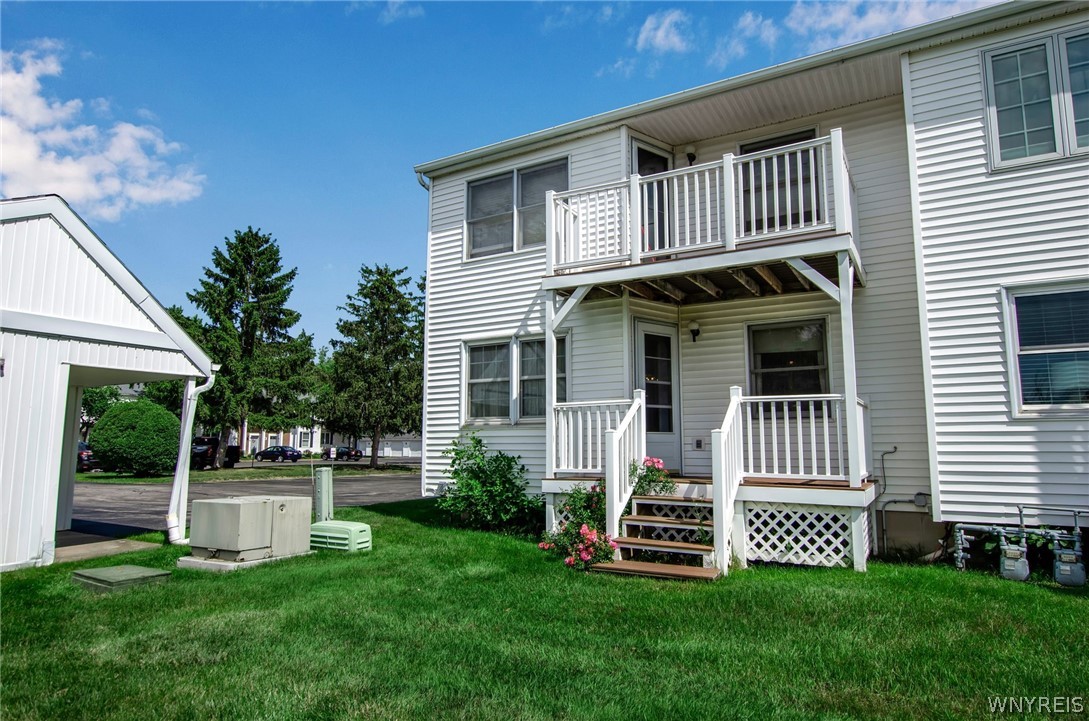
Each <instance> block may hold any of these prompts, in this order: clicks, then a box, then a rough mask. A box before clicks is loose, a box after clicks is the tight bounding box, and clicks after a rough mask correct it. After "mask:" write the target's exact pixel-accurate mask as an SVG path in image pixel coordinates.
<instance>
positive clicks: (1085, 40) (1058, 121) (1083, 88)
mask: <svg viewBox="0 0 1089 721" xmlns="http://www.w3.org/2000/svg"><path fill="white" fill-rule="evenodd" d="M984 64H985V67H986V72H987V78H988V81H987V92H988V108H987V120H988V126H989V130H990V141H991V161H992V165H993V167H1003V166H1008V165H1018V164H1022V163H1026V162H1032V161H1034V160H1046V159H1049V158H1060V157H1064V156H1067V155H1072V154H1075V153H1079V152H1085V151H1086V150H1089V33H1086V32H1085V31H1084V30H1083V31H1078V32H1076V33H1066V34H1061V35H1055V36H1049V37H1044V38H1040V39H1037V40H1032V41H1029V42H1026V43H1022V44H1021V45H1017V46H1013V47H1008V48H1002V49H1000V50H991V51H988V52H986V53H984Z"/></svg>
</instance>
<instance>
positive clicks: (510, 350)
mask: <svg viewBox="0 0 1089 721" xmlns="http://www.w3.org/2000/svg"><path fill="white" fill-rule="evenodd" d="M502 345H505V346H507V382H508V384H509V383H510V382H511V377H512V376H513V369H514V365H515V363H516V361H517V360H518V358H517V353H516V352H515V347H514V345H515V344H514V339H513V338H510V337H509V336H508V337H506V338H491V339H484V338H481V339H476V338H474V339H473V340H467V341H465V343H464V344H463V347H462V354H461V355H462V383H461V388H462V397H463V400H462V404H461V405H462V418H463V419H464V424H465V425H482V426H486V425H508V424H513V423H514V422H515V419H516V418H517V414H516V413H515V407H514V401H513V398H514V396H515V394H514V392H513V390H512V387H511V386H509V385H508V391H507V400H508V403H507V415H505V416H480V417H474V416H473V415H472V402H471V399H470V393H469V387H470V386H471V385H472V383H473V380H472V378H471V377H470V375H471V370H470V354H471V349H473V348H480V347H483V346H502ZM500 382H501V381H500Z"/></svg>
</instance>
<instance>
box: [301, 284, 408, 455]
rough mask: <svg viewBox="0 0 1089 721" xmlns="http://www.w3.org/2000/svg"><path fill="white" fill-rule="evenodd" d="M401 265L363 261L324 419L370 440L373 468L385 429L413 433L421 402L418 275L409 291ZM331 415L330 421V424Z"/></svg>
mask: <svg viewBox="0 0 1089 721" xmlns="http://www.w3.org/2000/svg"><path fill="white" fill-rule="evenodd" d="M404 273H405V268H399V269H392V268H390V267H389V266H386V265H381V266H375V267H373V268H371V267H368V266H366V265H364V266H362V267H361V268H360V269H359V274H360V280H359V284H358V287H357V289H356V292H355V293H354V294H352V295H349V296H348V297H347V302H346V303H345V305H343V306H341V307H340V310H341V311H342V312H343V313H344V314H345V316H344V317H343V318H342V319H341V320H339V321H337V331H338V332H339V333H340V335H341V336H342V338H341V339H340V340H335V341H333V357H332V364H331V366H330V367H329V368H328V369H327V371H326V372H327V373H331V376H332V377H331V378H330V379H329V385H330V387H331V390H332V392H331V397H329V398H327V399H326V400H325V402H323V403H322V408H321V410H322V412H323V418H325V419H326V421H327V425H328V426H329V427H330V428H332V429H334V430H336V431H337V432H340V433H344V434H349V435H353V436H357V437H360V436H361V437H369V438H370V439H371V458H370V466H371V468H376V467H377V466H378V443H379V441H380V440H381V438H382V436H384V435H386V434H391V433H419V432H420V427H421V423H422V407H423V320H424V318H423V296H422V291H423V287H424V286H423V281H422V280H421V281H420V282H419V284H417V290H419V291H420V292H421V294H420V295H417V294H414V293H413V292H412V290H411V289H410V285H411V279H410V278H408V277H407V276H405V275H404ZM330 421H331V422H330Z"/></svg>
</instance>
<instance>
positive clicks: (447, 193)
mask: <svg viewBox="0 0 1089 721" xmlns="http://www.w3.org/2000/svg"><path fill="white" fill-rule="evenodd" d="M563 159H567V162H568V178H569V179H568V182H569V183H570V185H571V187H580V186H587V185H595V184H598V183H603V182H607V181H612V180H616V179H618V178H621V177H623V176H624V173H625V168H624V162H623V161H624V153H623V147H622V143H621V139H620V132H619V130H611V131H607V132H602V133H598V134H594V135H589V136H586V137H583V138H580V139H578V140H576V141H572V142H569V143H564V144H561V145H557V146H555V147H552V148H547V149H544V150H541V151H537V152H534V153H529V154H526V155H524V156H519V157H517V158H511V159H508V160H503V161H500V162H496V163H494V164H492V165H489V166H488V167H487V168H474V169H472V170H467V171H463V172H457V173H453V174H450V175H445V176H438V177H435V178H433V179H432V188H431V198H430V223H429V228H428V231H429V234H428V243H429V249H428V287H427V348H426V351H425V363H426V386H425V390H424V398H425V404H426V409H427V411H426V418H425V426H424V439H423V491H424V493H426V494H433V493H434V492H435V490H436V489H437V488H438V486H439V484H441V483H443V482H444V481H447V480H448V478H447V477H446V476H445V475H443V469H444V468H445V467H446V465H447V463H448V460H447V459H446V458H444V457H443V456H442V452H443V451H444V450H445V449H446V448H448V447H449V446H450V444H451V442H453V441H454V440H455V439H456V438H457V437H458V436H459V435H460V434H461V433H462V430H463V422H464V418H463V417H462V413H463V400H462V394H463V387H464V385H465V378H464V377H463V376H462V367H463V362H462V357H463V353H464V347H465V344H466V343H475V342H494V341H495V340H496V339H500V338H507V339H509V338H514V337H526V336H529V337H532V336H536V337H543V335H544V305H543V304H544V298H545V295H544V293H543V292H542V291H541V290H540V287H541V278H542V276H543V275H544V272H545V257H544V247H543V246H533V247H529V248H526V249H525V250H524V251H523V252H520V253H500V254H496V255H493V256H487V257H483V258H473V259H472V260H470V261H468V262H466V260H465V255H466V250H465V249H466V244H467V239H466V232H467V222H466V220H467V217H468V216H467V209H466V202H467V193H466V185H467V183H468V182H470V181H471V180H476V179H480V178H487V177H495V176H497V175H499V174H502V173H512V172H513V171H514V170H515V169H517V168H534V167H540V166H544V165H546V164H550V163H552V162H556V161H562V160H563ZM581 310H582V309H580V311H581ZM576 322H577V319H576V318H574V317H572V318H571V323H570V324H569V325H568V327H567V329H568V330H569V331H570V336H569V337H570V338H571V339H572V345H571V349H570V351H569V353H570V354H571V355H572V369H571V375H570V383H569V385H570V386H571V387H570V388H569V392H570V393H571V395H572V399H573V400H577V399H578V395H577V394H578V393H579V392H580V388H579V383H580V382H581V381H580V375H579V374H580V373H581V369H582V368H586V369H587V378H595V377H599V376H598V375H597V374H599V373H602V374H603V373H604V370H597V369H595V368H594V366H593V353H592V349H591V347H590V346H586V347H585V348H582V347H581V346H580V345H579V343H578V340H577V337H578V333H579V330H578V329H577V327H576V325H575V323H576ZM617 328H618V329H619V325H617ZM618 380H622V379H618ZM474 429H475V430H477V431H478V432H479V434H480V436H481V437H482V438H483V439H484V440H485V442H486V443H487V444H488V448H489V449H493V450H501V451H504V452H506V453H511V454H513V455H517V456H519V457H520V458H521V459H522V463H523V464H525V465H526V467H527V469H528V471H527V474H528V478H529V479H530V483H531V488H532V487H539V479H540V478H541V476H542V475H543V474H544V449H545V439H544V428H543V424H541V423H519V424H511V423H509V422H507V423H500V424H495V425H484V426H479V427H474Z"/></svg>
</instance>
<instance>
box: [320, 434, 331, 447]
mask: <svg viewBox="0 0 1089 721" xmlns="http://www.w3.org/2000/svg"><path fill="white" fill-rule="evenodd" d="M321 444H322V445H323V446H331V445H333V432H332V431H322V432H321Z"/></svg>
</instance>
